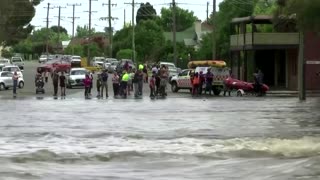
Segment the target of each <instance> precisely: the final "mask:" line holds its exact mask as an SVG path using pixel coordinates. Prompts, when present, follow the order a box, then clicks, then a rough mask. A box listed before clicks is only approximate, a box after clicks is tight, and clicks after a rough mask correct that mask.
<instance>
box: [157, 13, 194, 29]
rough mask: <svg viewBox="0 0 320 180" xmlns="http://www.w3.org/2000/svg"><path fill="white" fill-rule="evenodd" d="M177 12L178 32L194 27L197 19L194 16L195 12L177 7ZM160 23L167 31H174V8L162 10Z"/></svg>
mask: <svg viewBox="0 0 320 180" xmlns="http://www.w3.org/2000/svg"><path fill="white" fill-rule="evenodd" d="M176 12H177V13H176V19H177V21H176V23H177V31H178V32H179V31H184V30H186V29H188V28H189V27H191V26H193V23H194V22H195V21H196V19H197V17H195V16H194V13H193V11H189V10H185V9H182V8H179V7H176ZM159 23H160V25H161V26H162V28H163V29H164V30H165V31H172V8H162V9H161V18H160V22H159Z"/></svg>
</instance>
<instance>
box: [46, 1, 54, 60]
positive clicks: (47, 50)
mask: <svg viewBox="0 0 320 180" xmlns="http://www.w3.org/2000/svg"><path fill="white" fill-rule="evenodd" d="M44 8H47V21H46V23H47V28H46V30H47V37H46V54H47V60H48V58H49V34H48V32H49V31H48V30H49V12H50V9H53V8H50V3H48V6H47V7H44Z"/></svg>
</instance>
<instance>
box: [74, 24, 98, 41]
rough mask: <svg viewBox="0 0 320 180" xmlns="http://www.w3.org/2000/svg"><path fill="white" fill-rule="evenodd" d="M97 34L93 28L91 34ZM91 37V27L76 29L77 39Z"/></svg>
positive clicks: (78, 27)
mask: <svg viewBox="0 0 320 180" xmlns="http://www.w3.org/2000/svg"><path fill="white" fill-rule="evenodd" d="M95 32H96V30H95V29H94V28H91V34H94V33H95ZM89 35H90V32H89V26H83V27H81V26H77V29H76V37H78V38H84V37H88V36H89Z"/></svg>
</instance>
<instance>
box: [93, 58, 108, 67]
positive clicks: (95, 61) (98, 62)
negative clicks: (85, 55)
mask: <svg viewBox="0 0 320 180" xmlns="http://www.w3.org/2000/svg"><path fill="white" fill-rule="evenodd" d="M104 63H105V58H104V57H94V58H93V59H92V61H91V65H92V66H95V67H104Z"/></svg>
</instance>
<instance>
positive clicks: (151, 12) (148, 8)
mask: <svg viewBox="0 0 320 180" xmlns="http://www.w3.org/2000/svg"><path fill="white" fill-rule="evenodd" d="M156 15H157V12H156V10H155V9H154V8H153V6H152V5H151V4H150V3H149V2H147V3H146V4H144V3H141V4H140V8H139V9H138V11H137V16H136V22H137V24H139V22H140V21H142V20H148V19H151V20H152V19H154V18H155V16H156Z"/></svg>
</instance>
